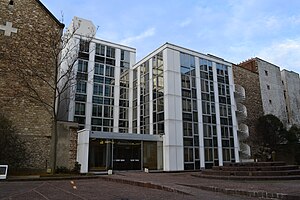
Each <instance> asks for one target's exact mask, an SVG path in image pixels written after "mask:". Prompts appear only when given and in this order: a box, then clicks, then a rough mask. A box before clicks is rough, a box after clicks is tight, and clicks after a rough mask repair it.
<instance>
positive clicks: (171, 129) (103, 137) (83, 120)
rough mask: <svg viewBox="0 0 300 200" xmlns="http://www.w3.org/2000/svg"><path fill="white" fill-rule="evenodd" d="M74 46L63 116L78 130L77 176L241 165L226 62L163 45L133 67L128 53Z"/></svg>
mask: <svg viewBox="0 0 300 200" xmlns="http://www.w3.org/2000/svg"><path fill="white" fill-rule="evenodd" d="M81 20H82V19H81ZM82 21H83V20H82ZM81 23H82V22H81ZM79 41H80V51H79V58H78V62H77V63H78V64H77V68H76V69H77V71H76V75H77V78H76V90H75V98H74V99H73V101H71V102H70V105H69V112H68V113H69V120H70V121H77V122H78V123H79V127H80V129H82V130H80V131H79V132H78V147H77V149H78V152H77V160H78V161H79V163H80V164H81V166H82V167H81V172H83V173H85V172H89V171H101V170H107V169H116V170H142V169H143V168H148V169H150V170H164V171H181V170H198V169H201V168H210V167H212V166H214V165H223V163H224V162H239V150H240V149H239V141H238V135H237V134H238V125H237V122H238V121H237V115H236V114H239V113H240V112H238V110H237V103H236V100H235V95H234V94H235V93H234V91H235V86H234V82H233V74H232V65H231V63H230V62H227V61H225V60H224V59H221V58H218V57H215V56H212V55H205V54H201V53H198V52H195V51H193V50H189V49H186V48H183V47H179V46H176V45H173V44H169V43H166V44H164V45H163V46H161V47H159V48H158V49H156V50H155V51H153V52H152V53H150V54H149V55H148V56H146V57H145V58H143V59H142V60H140V61H139V62H137V63H135V49H133V48H130V47H125V46H122V45H117V44H113V43H110V42H106V41H103V40H97V39H93V40H92V41H91V42H89V43H88V44H85V42H86V41H84V40H82V38H79ZM93 49H94V50H93ZM236 112H237V113H236Z"/></svg>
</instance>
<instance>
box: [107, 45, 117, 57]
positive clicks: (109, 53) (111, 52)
mask: <svg viewBox="0 0 300 200" xmlns="http://www.w3.org/2000/svg"><path fill="white" fill-rule="evenodd" d="M106 57H110V58H115V48H112V47H109V46H107V47H106Z"/></svg>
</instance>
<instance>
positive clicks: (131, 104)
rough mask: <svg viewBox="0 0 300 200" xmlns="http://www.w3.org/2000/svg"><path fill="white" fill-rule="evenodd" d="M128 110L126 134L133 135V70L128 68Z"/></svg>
mask: <svg viewBox="0 0 300 200" xmlns="http://www.w3.org/2000/svg"><path fill="white" fill-rule="evenodd" d="M128 73H129V94H128V95H129V96H128V97H129V109H128V112H129V114H128V122H129V129H128V132H129V133H133V128H132V126H133V124H132V121H133V69H132V68H130V69H129V72H128Z"/></svg>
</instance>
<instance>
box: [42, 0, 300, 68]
mask: <svg viewBox="0 0 300 200" xmlns="http://www.w3.org/2000/svg"><path fill="white" fill-rule="evenodd" d="M42 2H43V3H44V5H45V6H46V7H47V8H48V9H49V10H50V11H51V12H52V13H53V14H54V15H55V16H56V17H57V18H58V19H59V20H63V23H65V24H66V26H69V24H70V22H71V20H72V18H73V17H74V16H78V17H81V18H85V19H89V20H91V21H93V23H94V24H95V25H96V26H99V29H98V32H97V37H98V38H101V39H104V40H108V41H111V42H116V43H121V44H125V45H128V46H131V47H134V48H136V49H137V61H138V60H140V59H141V58H143V57H144V56H146V55H147V54H149V53H150V52H152V51H153V50H155V49H156V48H158V47H160V46H161V45H162V44H164V43H165V42H170V43H173V44H176V45H179V46H183V47H186V48H189V49H192V50H196V51H198V52H201V53H205V54H207V53H210V54H213V55H216V56H219V57H222V58H224V59H225V60H227V61H230V62H233V63H240V62H242V61H244V60H246V59H249V58H251V57H256V56H257V57H260V58H262V59H264V60H266V61H269V62H271V63H273V64H275V65H278V66H280V67H282V68H285V69H288V70H293V71H296V72H298V73H299V72H300V12H299V11H300V1H299V0H288V1H286V0H151V1H145V0H108V1H103V0H85V1H83V0H80V1H79V0H64V1H62V0H42Z"/></svg>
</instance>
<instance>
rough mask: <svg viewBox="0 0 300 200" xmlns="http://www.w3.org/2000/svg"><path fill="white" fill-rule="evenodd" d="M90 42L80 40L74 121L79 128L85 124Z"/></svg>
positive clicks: (82, 127)
mask: <svg viewBox="0 0 300 200" xmlns="http://www.w3.org/2000/svg"><path fill="white" fill-rule="evenodd" d="M89 44H90V43H89V42H88V41H85V40H80V43H79V53H78V61H77V74H76V80H77V82H76V93H75V115H74V121H75V122H77V123H78V124H79V130H81V129H84V126H85V112H86V99H87V98H86V95H87V83H88V63H89Z"/></svg>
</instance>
